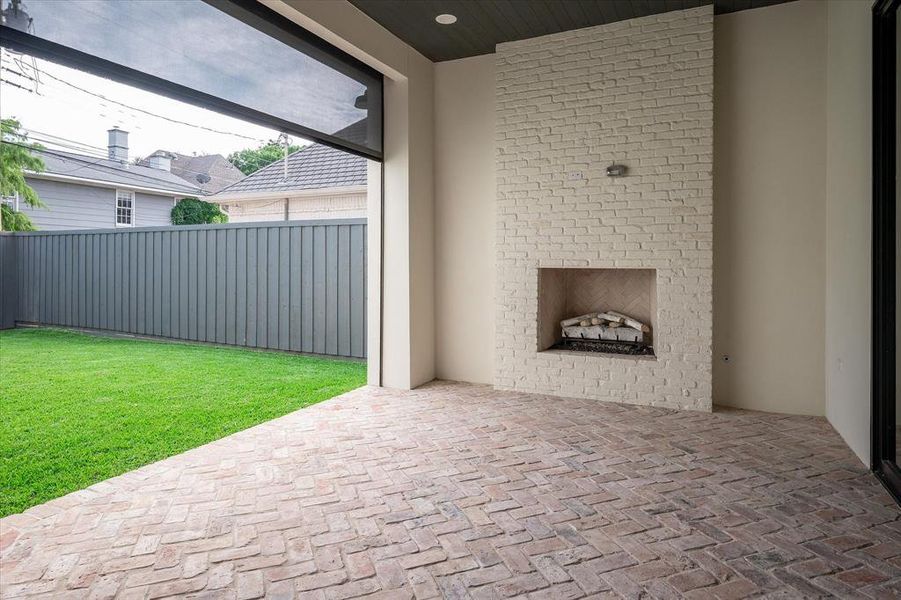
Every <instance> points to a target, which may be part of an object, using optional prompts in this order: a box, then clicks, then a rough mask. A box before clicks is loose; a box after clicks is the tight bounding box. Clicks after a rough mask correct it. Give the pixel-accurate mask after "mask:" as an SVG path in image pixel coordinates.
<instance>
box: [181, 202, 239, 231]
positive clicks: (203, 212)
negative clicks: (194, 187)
mask: <svg viewBox="0 0 901 600" xmlns="http://www.w3.org/2000/svg"><path fill="white" fill-rule="evenodd" d="M171 217H172V224H173V225H203V224H205V223H228V215H226V214H225V213H224V212H222V211H221V210H220V209H219V207H218V206H217V205H215V204H213V203H211V202H204V201H203V200H199V199H197V198H183V199H182V200H179V201H178V204H176V205H175V206H173V207H172V213H171Z"/></svg>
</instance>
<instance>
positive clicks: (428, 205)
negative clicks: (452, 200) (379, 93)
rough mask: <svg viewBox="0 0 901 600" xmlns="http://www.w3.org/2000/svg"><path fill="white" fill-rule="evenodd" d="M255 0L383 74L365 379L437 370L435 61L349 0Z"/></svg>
mask: <svg viewBox="0 0 901 600" xmlns="http://www.w3.org/2000/svg"><path fill="white" fill-rule="evenodd" d="M262 1H263V2H264V3H265V4H266V5H267V6H269V7H271V8H272V9H274V10H276V11H278V12H279V13H281V14H283V15H284V16H285V17H287V18H289V19H291V20H293V21H295V22H296V23H298V24H300V25H301V26H302V27H305V28H306V29H308V30H310V31H312V32H313V33H315V34H316V35H319V36H320V37H322V38H323V39H325V40H326V41H328V42H329V43H331V44H334V45H335V46H337V47H339V48H341V49H342V50H344V51H346V52H348V53H350V54H351V55H353V56H355V57H356V58H358V59H360V60H361V61H363V62H365V63H366V64H368V65H370V66H372V67H373V68H375V69H377V70H378V71H380V72H382V73H383V74H384V75H385V90H384V101H385V105H384V115H385V131H384V144H385V147H384V154H385V159H384V163H383V172H382V181H383V187H384V194H383V195H384V199H383V202H384V206H383V207H374V206H370V211H369V217H370V222H371V223H376V222H378V221H379V220H381V221H382V223H383V227H384V235H381V236H380V235H370V236H369V260H370V262H369V269H370V272H372V271H373V269H378V265H379V262H383V263H384V264H385V265H386V268H385V269H384V278H383V279H382V280H381V283H382V293H381V294H372V293H370V294H369V304H368V311H369V319H368V322H369V326H370V328H371V330H370V336H369V339H370V342H373V341H374V340H375V339H378V338H379V337H381V340H380V341H381V343H377V344H374V343H370V346H369V348H370V354H372V353H379V352H380V354H381V357H380V360H379V358H378V357H377V358H376V360H375V361H374V362H377V363H378V367H379V368H378V369H370V370H369V382H370V383H371V384H382V385H385V386H388V387H398V388H410V387H416V386H417V385H420V384H422V383H425V382H427V381H429V380H430V379H432V378H433V377H434V373H435V361H434V354H435V341H434V277H433V267H434V264H433V256H434V236H433V228H434V214H433V199H434V184H433V179H432V167H433V160H432V152H433V148H434V144H433V139H432V131H433V108H434V105H433V93H434V90H433V86H434V82H433V71H434V66H433V64H432V63H431V61H429V60H428V59H427V58H425V57H424V56H422V55H421V54H419V53H418V52H416V51H415V50H414V49H412V48H411V47H410V46H408V45H406V44H405V43H403V42H402V41H401V40H400V39H398V38H397V37H396V36H394V35H392V34H391V33H390V32H388V30H386V29H385V28H384V27H382V26H380V25H379V24H378V23H376V22H375V21H373V20H372V19H370V18H369V17H367V16H366V15H365V14H363V13H362V12H361V11H360V10H358V9H357V8H356V7H354V6H353V5H352V4H350V3H349V2H339V1H332V0H262ZM370 204H371V203H370ZM379 216H381V219H378V217H379ZM370 281H374V278H370ZM371 289H372V288H371V287H370V290H371ZM379 317H381V318H379Z"/></svg>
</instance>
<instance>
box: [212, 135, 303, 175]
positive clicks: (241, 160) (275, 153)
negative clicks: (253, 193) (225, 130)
mask: <svg viewBox="0 0 901 600" xmlns="http://www.w3.org/2000/svg"><path fill="white" fill-rule="evenodd" d="M300 148H301V146H295V145H288V154H291V153H293V152H297V151H298V150H300ZM284 157H285V147H284V146H283V145H282V144H279V143H278V142H277V141H275V140H269V142H268V143H266V144H264V145H262V146H260V147H259V148H245V149H244V150H238V151H237V152H232V153H231V154H229V155H228V162H230V163H231V164H233V165H235V166H236V167H238V169H239V170H240V171H241V172H242V173H244V174H245V175H250V174H251V173H255V172H256V171H259V170H260V169H262V168H263V167H265V166H266V165H271V164H272V163H274V162H275V161H277V160H281V159H283V158H284Z"/></svg>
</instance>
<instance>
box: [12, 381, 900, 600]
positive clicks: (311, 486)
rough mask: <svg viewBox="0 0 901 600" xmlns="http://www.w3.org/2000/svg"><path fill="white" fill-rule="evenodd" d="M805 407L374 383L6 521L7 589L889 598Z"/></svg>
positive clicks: (882, 520) (839, 468) (866, 500)
mask: <svg viewBox="0 0 901 600" xmlns="http://www.w3.org/2000/svg"><path fill="white" fill-rule="evenodd" d="M899 538H901V531H899V522H898V521H897V508H896V507H895V506H894V505H893V501H892V499H891V498H890V496H889V495H888V494H887V493H886V492H885V491H884V490H883V489H882V487H881V486H880V485H879V483H878V482H877V481H876V479H875V478H873V477H872V475H871V474H869V473H868V471H867V469H866V468H865V467H864V465H862V464H861V462H860V461H859V459H857V458H856V457H855V456H854V454H853V453H852V452H851V451H850V450H849V449H848V447H847V445H846V444H845V443H844V442H843V441H842V439H841V437H840V436H839V435H838V434H837V433H836V432H835V431H834V430H833V429H832V428H831V427H830V425H829V424H828V422H827V421H826V420H825V419H824V418H822V417H804V416H789V415H777V414H769V413H761V412H752V411H742V410H736V409H720V410H716V411H714V412H713V413H702V412H685V411H673V410H668V409H661V408H649V407H637V406H622V405H616V404H612V403H598V402H597V401H593V400H583V399H561V398H552V397H549V396H542V395H535V394H527V393H519V392H509V391H497V390H494V389H492V388H491V387H488V386H482V385H465V384H456V383H446V382H433V383H431V384H428V385H426V386H424V387H421V388H419V389H417V390H413V391H398V390H389V389H384V388H375V387H367V388H361V389H359V390H356V391H353V392H350V393H348V394H345V395H343V396H340V397H338V398H335V399H333V400H329V401H326V402H323V403H321V404H319V405H316V406H314V407H311V408H307V409H304V410H301V411H297V412H294V413H292V414H289V415H287V416H285V417H282V418H280V419H276V420H274V421H271V422H268V423H265V424H263V425H260V426H257V427H254V428H252V429H248V430H246V431H243V432H240V433H237V434H235V435H232V436H230V437H227V438H224V439H222V440H219V441H217V442H213V443H211V444H208V445H206V446H202V447H200V448H197V449H195V450H191V451H189V452H186V453H184V454H181V455H178V456H175V457H172V458H170V459H167V460H164V461H161V462H158V463H155V464H152V465H149V466H147V467H144V468H142V469H139V470H137V471H134V472H131V473H128V474H126V475H123V476H120V477H116V478H114V479H110V480H108V481H105V482H103V483H100V484H97V485H94V486H92V487H90V488H88V489H86V490H83V491H80V492H76V493H74V494H70V495H68V496H65V497H62V498H59V499H57V500H54V501H51V502H48V503H47V504H44V505H41V506H38V507H35V508H33V509H30V510H29V511H27V512H26V513H24V514H21V515H14V516H11V517H8V518H6V519H4V520H2V521H0V540H2V542H0V543H2V557H3V561H2V573H0V582H2V595H3V597H20V596H25V595H32V594H34V595H36V596H37V597H42V596H43V597H48V598H49V597H53V598H63V597H69V596H73V597H91V598H111V597H114V596H118V597H121V598H159V597H166V596H174V595H189V596H191V597H198V598H235V597H237V598H257V597H262V596H264V595H265V596H267V597H272V598H294V597H303V598H350V597H358V596H368V595H370V594H376V597H390V598H404V597H414V596H415V597H417V598H432V597H442V596H443V597H449V598H466V597H472V598H497V597H513V596H524V595H528V596H529V597H545V598H575V597H584V596H588V595H594V594H597V595H598V596H599V597H605V596H608V595H609V596H622V597H630V598H637V597H647V596H651V597H655V598H670V597H678V596H681V595H684V596H685V597H705V598H710V597H715V598H742V597H747V596H749V595H754V594H766V593H770V592H779V593H782V594H787V595H788V596H790V597H802V596H803V597H816V596H829V595H835V596H840V597H844V598H852V597H853V598H859V597H866V598H887V597H892V596H894V595H897V594H899V593H901V543H899Z"/></svg>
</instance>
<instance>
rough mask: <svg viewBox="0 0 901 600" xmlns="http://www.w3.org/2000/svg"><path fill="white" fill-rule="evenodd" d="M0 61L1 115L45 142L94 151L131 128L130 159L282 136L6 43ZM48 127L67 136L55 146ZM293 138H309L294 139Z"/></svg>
mask: <svg viewBox="0 0 901 600" xmlns="http://www.w3.org/2000/svg"><path fill="white" fill-rule="evenodd" d="M0 66H2V71H0V116H2V117H3V118H9V117H15V118H17V119H18V120H19V121H20V122H21V123H22V126H23V127H24V128H26V129H27V130H30V131H34V132H35V133H34V138H35V140H36V141H40V142H41V143H42V144H43V145H45V146H47V147H57V148H59V149H63V150H67V151H74V150H73V148H66V147H64V145H70V146H74V145H75V144H71V142H72V141H74V142H77V143H79V144H86V145H87V146H90V147H91V148H85V153H90V152H92V151H93V152H94V153H98V154H99V153H101V152H104V151H105V149H106V146H107V130H108V129H110V128H111V127H113V126H118V127H119V128H120V129H125V130H126V131H128V132H129V157H130V158H134V157H146V156H148V155H149V154H150V153H152V152H153V151H154V150H157V149H165V150H170V151H174V152H180V153H183V154H195V153H196V154H222V155H227V154H229V153H230V152H233V151H235V150H240V149H242V148H248V147H255V146H258V145H260V144H262V143H264V142H266V141H267V140H270V139H274V138H277V137H278V135H279V132H278V131H274V130H272V129H268V128H265V127H259V126H257V125H253V124H250V123H246V122H244V121H240V120H238V119H233V118H231V117H227V116H225V115H221V114H219V113H215V112H212V111H209V110H205V109H202V108H199V107H196V106H192V105H189V104H185V103H183V102H179V101H177V100H172V99H170V98H166V97H164V96H159V95H157V94H153V93H151V92H146V91H144V90H140V89H137V88H133V87H130V86H127V85H123V84H121V83H117V82H114V81H110V80H108V79H103V78H100V77H96V76H94V75H90V74H88V73H84V72H81V71H77V70H74V69H70V68H67V67H63V66H60V65H57V64H54V63H50V62H47V61H44V60H40V59H32V58H31V57H29V56H22V55H19V54H13V53H11V52H9V51H7V50H5V49H3V50H2V51H0ZM17 73H20V74H21V75H19V74H17ZM35 80H36V81H35ZM69 84H71V85H69ZM17 86H21V87H17ZM73 86H77V87H73ZM22 88H25V89H22ZM77 88H82V89H83V90H87V91H82V90H79V89H77ZM98 96H102V97H104V98H107V99H108V101H107V100H104V99H102V98H99V97H98ZM117 103H121V104H124V105H127V106H122V105H121V104H117ZM141 111H147V112H146V113H145V112H141ZM147 113H153V115H159V116H152V115H150V114H147ZM161 117H167V118H168V119H173V120H176V121H184V122H186V123H190V124H193V125H199V126H202V127H206V128H209V129H215V130H218V131H222V132H224V133H214V132H211V131H208V130H206V129H201V128H200V127H195V126H190V125H183V124H177V123H173V122H171V121H168V120H166V119H165V118H161ZM48 134H49V135H52V136H58V137H60V138H64V139H65V140H69V142H67V141H60V143H59V144H58V145H54V144H53V143H51V142H50V141H49V140H51V139H53V138H50V137H49V136H48ZM294 143H297V144H305V143H307V142H305V141H304V140H300V139H294Z"/></svg>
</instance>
